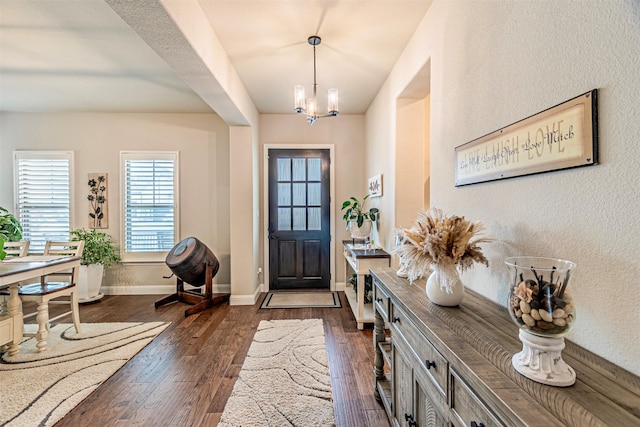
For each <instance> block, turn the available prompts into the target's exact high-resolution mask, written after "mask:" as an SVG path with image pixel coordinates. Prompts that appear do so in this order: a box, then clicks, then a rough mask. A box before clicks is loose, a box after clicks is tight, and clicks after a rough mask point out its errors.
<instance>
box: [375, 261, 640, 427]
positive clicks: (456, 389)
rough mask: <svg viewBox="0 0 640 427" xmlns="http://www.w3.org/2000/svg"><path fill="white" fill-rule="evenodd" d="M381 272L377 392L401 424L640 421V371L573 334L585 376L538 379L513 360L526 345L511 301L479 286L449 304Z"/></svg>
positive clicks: (570, 352) (480, 426) (570, 350)
mask: <svg viewBox="0 0 640 427" xmlns="http://www.w3.org/2000/svg"><path fill="white" fill-rule="evenodd" d="M371 275H372V278H373V287H374V309H375V313H374V316H375V325H374V339H373V341H374V346H375V352H376V353H375V367H374V376H375V380H374V383H375V392H376V397H379V398H380V400H381V402H382V403H383V406H384V408H385V410H386V412H387V415H388V416H389V420H390V421H391V425H392V426H394V427H399V426H402V427H418V426H459V427H462V426H472V427H489V426H509V427H512V426H513V427H515V426H532V427H538V426H545V427H547V426H572V427H574V426H575V427H578V426H579V427H583V426H618V427H621V426H628V427H631V426H640V377H638V376H635V375H633V374H631V373H630V372H628V371H625V370H624V369H622V368H620V367H618V366H616V365H614V364H612V363H610V362H608V361H606V360H604V359H602V358H601V357H598V356H596V355H594V354H593V353H591V352H589V351H587V350H585V349H583V348H581V347H579V346H577V345H576V344H574V343H572V342H570V341H568V340H565V344H566V347H565V349H564V351H563V353H562V354H563V358H564V359H565V360H566V361H567V363H569V364H570V366H572V367H573V368H574V369H575V371H576V376H577V380H576V383H575V384H574V385H572V386H570V387H552V386H548V385H544V384H540V383H537V382H535V381H532V380H530V379H528V378H526V377H524V376H522V375H521V374H519V373H518V372H517V371H516V370H515V369H514V368H513V367H512V365H511V357H512V355H513V354H515V353H517V352H519V351H520V350H521V349H522V344H521V342H520V340H519V339H518V328H517V326H516V325H515V324H514V323H513V322H512V321H511V319H510V318H509V314H508V313H507V310H506V309H505V308H504V307H502V306H500V305H499V304H496V303H494V302H492V301H490V300H488V299H486V298H484V297H483V296H481V295H479V294H477V293H475V292H473V291H470V290H466V291H465V297H464V300H463V301H462V303H461V304H460V305H459V306H458V307H441V306H438V305H435V304H433V303H431V301H429V299H428V298H427V295H426V293H425V291H424V280H422V281H416V282H415V284H411V283H410V282H409V281H408V280H406V279H402V278H400V277H398V276H397V275H396V271H395V270H393V269H391V268H375V269H372V270H371Z"/></svg>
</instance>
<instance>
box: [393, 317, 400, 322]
mask: <svg viewBox="0 0 640 427" xmlns="http://www.w3.org/2000/svg"><path fill="white" fill-rule="evenodd" d="M391 321H392V322H393V323H398V322H399V321H400V318H399V317H398V316H393V319H391Z"/></svg>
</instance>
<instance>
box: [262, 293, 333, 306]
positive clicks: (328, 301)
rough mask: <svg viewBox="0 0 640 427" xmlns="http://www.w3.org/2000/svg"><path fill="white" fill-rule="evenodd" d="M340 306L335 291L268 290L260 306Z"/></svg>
mask: <svg viewBox="0 0 640 427" xmlns="http://www.w3.org/2000/svg"><path fill="white" fill-rule="evenodd" d="M307 307H321V308H340V307H342V304H340V296H339V295H338V293H337V292H269V293H268V294H267V296H266V297H265V298H264V300H263V301H262V305H261V306H260V308H307Z"/></svg>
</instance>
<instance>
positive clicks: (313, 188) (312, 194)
mask: <svg viewBox="0 0 640 427" xmlns="http://www.w3.org/2000/svg"><path fill="white" fill-rule="evenodd" d="M307 188H308V189H309V199H308V201H307V205H308V206H320V203H321V201H322V197H321V195H322V194H321V193H322V190H321V185H320V183H319V182H318V183H309V184H307Z"/></svg>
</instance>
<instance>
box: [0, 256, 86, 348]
mask: <svg viewBox="0 0 640 427" xmlns="http://www.w3.org/2000/svg"><path fill="white" fill-rule="evenodd" d="M79 265H80V257H61V256H59V255H29V256H25V257H16V258H10V259H6V260H4V261H2V262H0V287H5V286H8V287H9V301H8V302H7V312H6V313H1V314H0V345H5V344H10V345H9V350H8V351H9V356H13V355H15V354H17V353H18V352H19V351H20V342H21V341H22V337H23V335H22V334H23V327H24V322H23V319H22V304H21V302H20V297H19V296H18V289H19V288H20V285H21V282H23V281H29V280H32V279H39V278H40V277H42V276H46V275H48V274H52V273H57V272H60V271H64V270H68V269H70V268H75V267H78V266H79Z"/></svg>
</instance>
